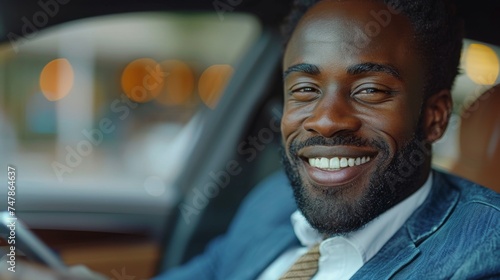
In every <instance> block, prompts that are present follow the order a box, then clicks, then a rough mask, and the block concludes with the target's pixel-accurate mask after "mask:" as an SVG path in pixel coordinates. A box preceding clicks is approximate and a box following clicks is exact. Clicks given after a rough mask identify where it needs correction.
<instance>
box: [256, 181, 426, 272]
mask: <svg viewBox="0 0 500 280" xmlns="http://www.w3.org/2000/svg"><path fill="white" fill-rule="evenodd" d="M431 186H432V173H430V174H429V177H428V178H427V180H426V182H425V184H424V185H423V186H422V187H421V188H420V189H419V190H418V191H416V192H415V193H414V194H412V195H411V196H409V197H407V198H406V199H405V200H403V201H401V202H400V203H398V204H396V205H395V206H393V207H392V208H390V209H389V210H387V211H386V212H384V213H383V214H382V215H380V216H378V217H377V218H375V219H373V220H372V221H370V222H369V223H368V224H366V226H364V227H363V228H361V229H360V230H358V231H355V232H351V233H349V234H346V235H343V236H335V237H331V238H328V239H325V240H323V241H322V239H323V238H322V236H321V234H320V233H318V232H317V231H316V230H315V229H314V228H312V226H311V225H310V224H309V222H307V220H306V218H305V217H304V216H303V215H302V213H301V212H300V211H298V210H297V211H295V212H294V213H293V214H292V216H291V220H292V225H293V229H294V231H295V235H296V236H297V238H298V239H299V241H300V243H301V244H302V246H300V247H295V248H291V249H289V250H287V251H285V252H284V253H283V254H282V255H281V256H279V257H278V258H277V259H276V260H275V261H274V262H273V263H271V265H270V266H269V267H268V268H267V269H266V270H264V272H263V273H262V274H261V275H260V276H259V278H257V279H258V280H275V279H279V278H280V277H281V276H282V275H283V274H284V273H285V272H286V271H287V270H288V269H289V268H290V267H291V266H292V265H293V263H295V261H296V260H297V259H298V258H300V256H302V255H303V254H305V253H306V252H307V251H308V250H309V248H310V247H312V246H313V245H314V244H317V243H318V242H321V244H320V248H319V249H320V254H321V257H320V259H319V263H318V265H319V268H318V272H317V273H316V275H315V276H314V277H313V280H326V279H336V280H342V279H349V278H351V277H352V276H353V275H354V274H355V273H356V271H358V270H359V269H360V268H361V267H362V266H363V264H365V263H366V262H367V261H369V260H370V259H371V258H372V257H373V256H375V254H376V253H377V252H378V251H379V250H380V249H381V248H382V246H383V245H384V244H385V243H386V242H387V241H388V240H389V239H390V238H391V237H392V236H393V235H394V234H395V233H396V231H398V229H399V228H401V226H403V224H404V223H405V222H406V220H407V219H408V218H409V217H410V216H411V214H413V212H414V211H415V210H416V209H417V208H418V207H419V206H420V205H422V203H423V202H424V200H425V199H426V198H427V195H428V194H429V191H430V189H431Z"/></svg>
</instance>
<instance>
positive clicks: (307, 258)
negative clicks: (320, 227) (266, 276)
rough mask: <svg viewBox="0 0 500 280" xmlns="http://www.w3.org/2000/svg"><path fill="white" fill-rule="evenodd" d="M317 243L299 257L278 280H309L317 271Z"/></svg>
mask: <svg viewBox="0 0 500 280" xmlns="http://www.w3.org/2000/svg"><path fill="white" fill-rule="evenodd" d="M318 260H319V243H318V244H316V245H315V246H314V247H312V248H311V249H309V251H307V253H305V254H304V255H303V256H301V257H300V258H299V259H298V260H297V261H296V262H295V263H294V264H293V265H292V267H290V269H289V270H288V271H287V272H286V273H285V274H283V276H281V278H280V280H291V279H293V280H310V279H311V278H312V277H313V276H314V274H316V272H317V271H318Z"/></svg>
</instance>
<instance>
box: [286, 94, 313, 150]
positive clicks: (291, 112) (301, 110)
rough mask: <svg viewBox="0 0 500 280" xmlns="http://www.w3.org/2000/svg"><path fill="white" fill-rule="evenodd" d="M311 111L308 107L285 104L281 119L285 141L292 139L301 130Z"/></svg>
mask: <svg viewBox="0 0 500 280" xmlns="http://www.w3.org/2000/svg"><path fill="white" fill-rule="evenodd" d="M308 115H309V112H308V110H307V106H306V107H293V106H290V105H288V104H285V108H284V111H283V117H282V119H281V136H282V138H283V141H285V143H288V142H289V141H291V139H292V138H294V137H295V136H296V135H297V134H298V133H299V132H300V130H301V127H302V123H303V122H304V120H305V119H307V117H308Z"/></svg>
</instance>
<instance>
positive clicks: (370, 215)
mask: <svg viewBox="0 0 500 280" xmlns="http://www.w3.org/2000/svg"><path fill="white" fill-rule="evenodd" d="M423 139H424V137H423V131H422V130H421V129H418V130H417V132H416V134H415V135H414V136H413V137H412V138H411V139H410V140H409V141H408V142H407V143H406V144H405V145H403V147H402V148H401V149H399V150H398V151H396V153H395V155H394V157H393V159H392V160H391V162H390V163H389V164H388V165H387V166H385V167H383V166H380V165H379V166H378V168H377V169H376V171H375V172H374V173H373V174H371V176H370V180H369V182H370V183H369V186H368V188H367V190H366V192H365V193H364V194H363V195H362V196H361V197H360V198H358V199H356V200H354V201H353V200H352V199H349V198H347V197H346V194H345V192H346V189H349V188H350V187H351V186H346V187H345V188H342V189H334V188H332V189H324V188H323V189H321V195H317V194H311V193H310V192H308V191H307V189H310V188H311V187H312V188H316V189H317V190H319V187H317V186H308V187H305V186H304V181H303V180H302V178H301V177H300V173H299V171H298V166H297V165H298V163H299V162H300V161H302V160H301V159H300V158H299V157H298V156H297V151H298V150H300V149H302V148H304V147H307V146H312V145H321V146H333V145H354V146H370V147H372V148H375V149H377V150H378V151H379V153H378V156H377V158H378V160H379V162H381V163H383V162H385V161H386V160H387V159H388V158H389V156H390V151H389V146H388V145H387V143H385V142H384V141H382V140H381V139H376V140H372V141H368V140H366V139H361V138H358V137H354V136H347V137H346V136H339V137H335V138H324V137H321V136H317V137H313V138H310V139H308V140H307V141H305V142H302V143H295V142H292V144H291V146H290V147H289V148H290V149H289V150H290V157H291V158H292V160H290V159H289V158H288V157H287V155H286V151H285V149H284V148H282V149H281V157H282V162H283V165H284V168H285V172H286V174H287V176H288V179H289V180H290V183H291V185H292V188H293V193H294V197H295V200H296V203H297V206H298V208H299V210H300V211H301V212H302V214H303V215H304V216H305V218H306V219H307V221H308V222H309V223H310V224H311V226H312V227H313V228H315V229H316V230H318V231H319V232H320V233H321V234H323V235H326V236H333V235H338V234H345V233H349V232H353V231H356V230H358V229H360V228H361V227H363V226H364V225H366V224H367V223H368V222H370V221H371V220H373V219H374V218H376V217H378V216H379V215H380V214H382V213H383V212H385V211H387V210H388V209H389V208H391V207H392V206H394V205H395V204H397V203H398V202H400V201H402V200H403V199H405V198H406V197H408V196H410V195H411V194H412V193H414V192H415V191H416V190H417V189H418V188H419V187H420V185H419V184H420V181H421V176H422V172H423V171H424V170H425V169H424V168H425V166H426V164H424V163H425V162H427V160H426V159H428V158H429V155H430V146H428V145H429V144H427V143H426V142H425V141H423ZM424 145H425V146H424Z"/></svg>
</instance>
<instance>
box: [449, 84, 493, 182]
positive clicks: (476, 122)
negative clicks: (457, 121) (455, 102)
mask: <svg viewBox="0 0 500 280" xmlns="http://www.w3.org/2000/svg"><path fill="white" fill-rule="evenodd" d="M459 135H460V136H459V137H460V138H459V142H460V146H459V147H460V156H459V158H458V161H457V162H456V164H455V166H454V167H453V168H452V172H453V173H456V174H458V175H460V176H462V177H465V178H467V179H469V180H471V181H474V182H477V183H479V184H481V185H483V186H486V187H488V188H491V189H493V190H495V191H497V192H500V85H496V86H494V87H492V88H491V89H489V90H488V91H486V92H484V93H483V94H482V95H481V96H480V97H479V98H478V99H477V100H476V101H475V102H474V103H472V104H471V105H470V106H469V107H467V108H466V109H465V110H464V111H463V112H462V115H461V125H460V134H459Z"/></svg>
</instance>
